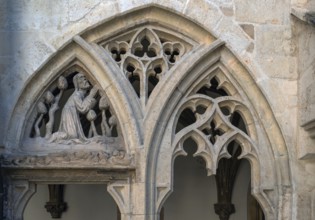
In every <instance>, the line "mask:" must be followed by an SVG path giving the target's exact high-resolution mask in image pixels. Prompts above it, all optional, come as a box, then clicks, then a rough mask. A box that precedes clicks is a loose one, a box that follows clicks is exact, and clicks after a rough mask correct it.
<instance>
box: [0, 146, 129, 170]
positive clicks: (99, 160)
mask: <svg viewBox="0 0 315 220" xmlns="http://www.w3.org/2000/svg"><path fill="white" fill-rule="evenodd" d="M1 163H2V164H3V166H4V167H33V166H37V167H63V166H64V164H67V165H71V166H78V167H82V166H84V167H95V166H105V167H111V166H114V165H115V167H116V166H122V167H124V166H133V165H134V158H133V155H130V154H127V153H126V152H125V151H123V150H114V151H113V152H112V153H111V154H110V153H107V152H105V151H83V150H81V151H75V152H69V151H63V152H59V153H50V154H48V155H46V156H34V155H29V156H4V157H3V158H2V161H1Z"/></svg>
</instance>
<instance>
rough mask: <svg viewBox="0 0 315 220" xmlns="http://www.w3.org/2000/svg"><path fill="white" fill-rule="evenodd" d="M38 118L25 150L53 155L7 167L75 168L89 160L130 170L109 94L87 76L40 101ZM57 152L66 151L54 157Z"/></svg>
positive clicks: (66, 80)
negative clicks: (56, 150) (67, 165)
mask: <svg viewBox="0 0 315 220" xmlns="http://www.w3.org/2000/svg"><path fill="white" fill-rule="evenodd" d="M33 118H34V119H33V120H34V123H33V124H32V125H31V127H30V128H29V129H30V130H31V132H30V135H29V136H27V137H26V139H25V140H24V141H23V144H24V147H28V149H30V151H36V152H42V151H45V150H46V151H45V152H47V153H48V154H46V155H45V156H37V155H36V156H32V155H26V156H25V155H22V156H20V157H15V158H10V157H8V158H5V160H4V161H5V164H11V165H13V166H18V165H21V164H24V165H26V166H32V165H39V166H41V165H45V166H58V165H59V164H58V163H61V164H62V162H61V161H63V162H67V163H71V164H84V162H83V161H86V162H88V163H89V164H107V165H113V164H120V165H130V164H131V162H132V156H131V155H129V154H128V153H127V152H126V149H125V146H124V143H123V137H122V136H121V135H120V133H119V128H118V124H117V118H116V116H115V115H114V111H113V109H112V108H111V106H110V102H109V100H108V98H107V96H106V94H105V92H104V91H102V90H101V89H100V88H99V87H98V86H97V85H91V83H90V82H89V81H88V80H87V78H86V76H85V74H84V73H83V72H82V71H79V70H76V71H74V72H72V73H70V74H69V72H68V73H67V74H65V75H62V76H60V77H59V78H58V79H57V80H56V82H55V83H54V84H53V85H52V86H51V87H50V88H49V89H48V90H47V91H45V92H44V94H43V96H42V97H41V98H40V101H39V102H38V103H37V106H36V109H35V111H34V112H33ZM54 149H58V150H61V151H59V153H53V152H52V151H54ZM68 150H71V151H68ZM73 150H74V152H73Z"/></svg>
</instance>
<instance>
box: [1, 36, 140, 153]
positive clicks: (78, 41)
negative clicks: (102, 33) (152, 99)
mask: <svg viewBox="0 0 315 220" xmlns="http://www.w3.org/2000/svg"><path fill="white" fill-rule="evenodd" d="M106 55H107V54H104V53H100V51H99V48H98V47H96V46H93V45H91V44H88V43H87V42H86V41H85V40H83V39H82V38H81V37H80V36H76V37H74V40H73V41H72V42H71V43H69V44H68V45H66V46H65V47H64V48H63V49H62V50H61V51H59V52H57V53H56V54H54V55H53V56H52V57H51V59H50V60H49V61H48V62H47V63H45V64H44V65H43V66H42V68H41V69H40V70H38V71H37V72H36V73H34V74H33V76H32V78H31V79H30V80H29V81H28V82H27V83H26V86H25V87H24V89H23V90H22V92H21V95H20V97H19V100H18V101H17V103H16V106H15V108H14V111H13V114H12V117H11V120H10V127H9V130H8V135H7V140H6V142H7V148H8V149H7V150H9V151H10V150H14V149H15V150H17V149H19V148H20V147H21V141H22V140H23V137H24V133H25V127H26V124H27V123H29V122H28V117H29V116H30V114H31V112H32V110H33V108H34V105H33V103H36V102H38V99H39V98H40V97H41V96H42V94H43V92H44V91H45V90H46V89H45V88H48V86H49V85H50V84H51V82H53V81H55V80H56V79H57V78H58V76H59V75H60V74H61V73H62V72H64V71H65V70H66V69H67V68H69V67H71V65H72V64H73V63H74V62H77V63H80V65H81V66H82V67H83V68H84V69H85V70H86V73H87V74H88V76H87V77H88V78H89V79H90V80H91V81H92V82H94V83H97V84H99V86H100V87H101V88H102V89H103V90H104V91H105V92H106V94H107V96H108V98H109V100H110V103H111V104H112V105H113V108H114V110H115V113H116V114H117V117H118V121H119V123H120V127H121V128H122V134H123V137H124V138H126V139H125V144H126V146H127V147H128V148H129V150H131V151H133V152H134V151H135V148H136V147H138V146H141V143H142V128H141V126H140V120H137V119H141V118H142V115H141V111H139V109H138V108H139V107H138V106H139V103H137V102H130V101H129V100H133V99H134V98H133V97H130V96H132V95H133V93H132V92H130V90H128V89H129V88H130V87H129V84H128V82H127V81H126V79H125V78H123V77H122V76H120V75H119V74H116V73H117V71H119V69H118V67H116V66H115V64H114V63H111V59H110V58H109V57H106ZM43 85H44V86H43ZM126 109H127V111H125V110H126ZM131 132H132V134H131Z"/></svg>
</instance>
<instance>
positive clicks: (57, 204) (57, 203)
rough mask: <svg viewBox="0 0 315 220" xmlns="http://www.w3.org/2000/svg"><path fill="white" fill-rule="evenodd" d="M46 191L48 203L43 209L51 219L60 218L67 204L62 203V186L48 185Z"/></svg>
mask: <svg viewBox="0 0 315 220" xmlns="http://www.w3.org/2000/svg"><path fill="white" fill-rule="evenodd" d="M48 189H49V201H48V202H47V203H46V205H45V208H46V210H47V212H49V213H50V214H51V217H52V218H61V214H62V213H63V212H64V211H66V209H67V203H65V202H64V201H63V189H64V185H59V184H54V185H48Z"/></svg>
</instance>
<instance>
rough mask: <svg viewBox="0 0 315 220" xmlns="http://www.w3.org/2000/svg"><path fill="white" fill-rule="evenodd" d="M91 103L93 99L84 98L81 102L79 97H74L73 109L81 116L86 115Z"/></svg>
mask: <svg viewBox="0 0 315 220" xmlns="http://www.w3.org/2000/svg"><path fill="white" fill-rule="evenodd" d="M93 102H95V99H93V98H89V97H86V98H85V99H83V100H82V99H81V98H80V97H79V96H76V97H74V103H75V107H76V109H77V110H78V111H79V112H80V113H82V114H85V113H87V112H88V111H89V110H90V109H91V107H92V104H93Z"/></svg>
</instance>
